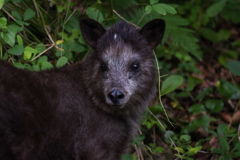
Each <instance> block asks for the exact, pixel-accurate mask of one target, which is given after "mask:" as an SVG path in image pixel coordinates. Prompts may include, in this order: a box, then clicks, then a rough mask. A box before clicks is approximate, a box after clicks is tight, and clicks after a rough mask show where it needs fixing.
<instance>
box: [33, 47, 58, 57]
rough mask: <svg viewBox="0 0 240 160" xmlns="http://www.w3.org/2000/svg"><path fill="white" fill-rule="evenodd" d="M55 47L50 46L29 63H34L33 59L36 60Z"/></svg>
mask: <svg viewBox="0 0 240 160" xmlns="http://www.w3.org/2000/svg"><path fill="white" fill-rule="evenodd" d="M54 46H55V45H54V44H52V45H51V46H50V47H48V48H47V49H46V50H44V51H43V52H42V53H40V54H39V55H37V56H36V57H34V58H33V59H32V60H31V61H34V60H35V59H37V58H38V57H40V56H41V55H43V54H44V53H46V52H47V51H48V50H50V49H51V48H53V47H54Z"/></svg>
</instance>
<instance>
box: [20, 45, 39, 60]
mask: <svg viewBox="0 0 240 160" xmlns="http://www.w3.org/2000/svg"><path fill="white" fill-rule="evenodd" d="M37 53H38V51H37V50H36V49H34V48H32V47H29V46H27V47H25V48H24V54H23V59H24V60H29V59H31V57H32V56H33V57H35V55H36V54H37Z"/></svg>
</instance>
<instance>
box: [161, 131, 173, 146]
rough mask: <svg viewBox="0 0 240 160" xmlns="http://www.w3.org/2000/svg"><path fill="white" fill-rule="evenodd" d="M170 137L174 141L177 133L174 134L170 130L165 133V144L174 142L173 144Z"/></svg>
mask: <svg viewBox="0 0 240 160" xmlns="http://www.w3.org/2000/svg"><path fill="white" fill-rule="evenodd" d="M168 135H169V136H170V137H171V138H172V139H173V137H174V135H175V133H174V132H173V131H170V130H168V131H166V132H165V133H164V140H165V142H167V143H169V144H171V143H172V142H171V140H170V139H169V137H168Z"/></svg>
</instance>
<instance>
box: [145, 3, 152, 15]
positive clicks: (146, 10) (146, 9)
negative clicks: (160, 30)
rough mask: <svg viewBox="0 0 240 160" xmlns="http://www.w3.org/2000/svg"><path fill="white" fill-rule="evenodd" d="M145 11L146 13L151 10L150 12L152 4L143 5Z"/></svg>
mask: <svg viewBox="0 0 240 160" xmlns="http://www.w3.org/2000/svg"><path fill="white" fill-rule="evenodd" d="M145 12H146V14H149V13H151V12H152V6H150V5H147V6H146V7H145Z"/></svg>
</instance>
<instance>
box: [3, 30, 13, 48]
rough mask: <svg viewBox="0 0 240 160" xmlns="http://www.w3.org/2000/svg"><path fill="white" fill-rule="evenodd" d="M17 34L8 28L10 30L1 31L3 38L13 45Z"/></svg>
mask: <svg viewBox="0 0 240 160" xmlns="http://www.w3.org/2000/svg"><path fill="white" fill-rule="evenodd" d="M15 35H16V33H14V32H12V31H10V30H8V32H1V37H2V39H3V40H4V41H5V42H6V43H7V44H9V45H10V46H11V47H13V46H14V44H15Z"/></svg>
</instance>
